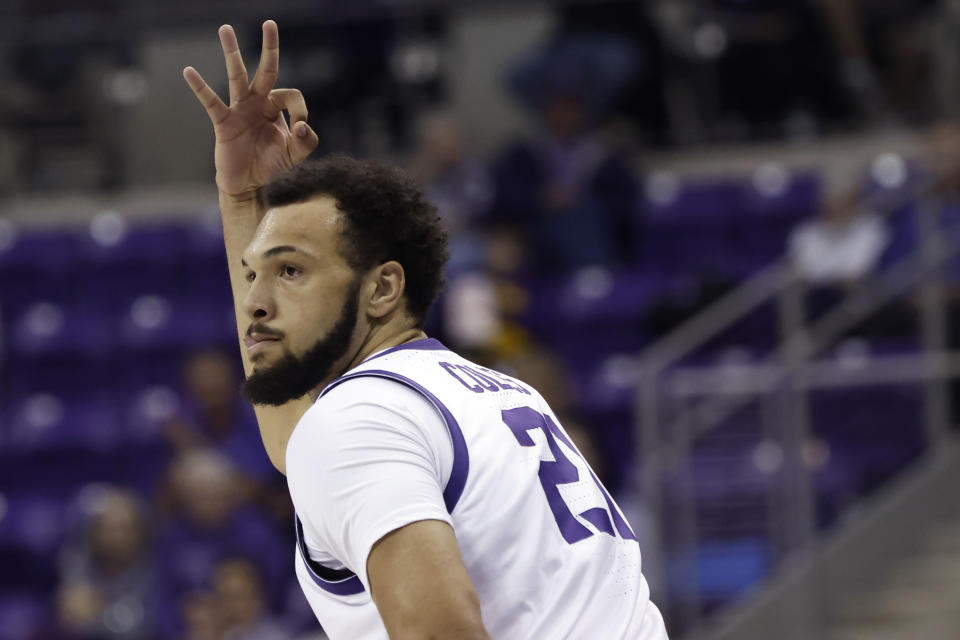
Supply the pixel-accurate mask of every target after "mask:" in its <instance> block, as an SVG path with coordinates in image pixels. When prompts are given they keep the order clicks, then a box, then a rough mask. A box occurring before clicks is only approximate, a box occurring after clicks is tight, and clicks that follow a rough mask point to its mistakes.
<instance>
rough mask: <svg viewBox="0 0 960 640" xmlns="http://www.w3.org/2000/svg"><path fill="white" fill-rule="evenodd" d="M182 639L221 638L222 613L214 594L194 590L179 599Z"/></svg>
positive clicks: (216, 639) (219, 639)
mask: <svg viewBox="0 0 960 640" xmlns="http://www.w3.org/2000/svg"><path fill="white" fill-rule="evenodd" d="M181 610H182V614H183V621H184V633H183V638H184V640H222V638H223V633H224V626H225V625H224V621H223V614H222V612H221V610H220V606H219V601H218V599H217V596H216V594H214V593H212V592H210V591H194V592H191V593H188V594H187V595H185V596H184V597H183V599H182V600H181Z"/></svg>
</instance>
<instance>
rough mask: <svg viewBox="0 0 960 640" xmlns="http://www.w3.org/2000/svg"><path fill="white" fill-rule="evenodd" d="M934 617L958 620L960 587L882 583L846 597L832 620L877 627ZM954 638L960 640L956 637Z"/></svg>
mask: <svg viewBox="0 0 960 640" xmlns="http://www.w3.org/2000/svg"><path fill="white" fill-rule="evenodd" d="M938 617H957V618H960V585H949V586H946V587H941V588H918V587H915V586H911V585H906V584H897V583H892V584H888V583H883V584H881V585H879V586H878V587H875V588H872V589H867V590H862V591H858V592H856V593H853V594H851V595H849V596H847V597H846V598H844V599H843V600H841V601H840V602H838V603H837V606H836V607H835V608H834V611H833V616H832V618H833V619H834V620H836V621H838V622H842V623H861V622H863V623H871V624H872V623H877V624H881V625H882V624H884V623H890V624H895V623H900V622H910V623H912V622H915V621H918V620H923V619H925V618H938ZM956 637H957V638H958V639H960V635H958V636H956Z"/></svg>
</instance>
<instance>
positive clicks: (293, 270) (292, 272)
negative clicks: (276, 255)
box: [282, 264, 300, 278]
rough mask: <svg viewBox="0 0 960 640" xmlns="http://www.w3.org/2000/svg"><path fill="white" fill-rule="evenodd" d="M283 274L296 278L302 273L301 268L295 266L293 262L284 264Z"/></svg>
mask: <svg viewBox="0 0 960 640" xmlns="http://www.w3.org/2000/svg"><path fill="white" fill-rule="evenodd" d="M282 273H283V275H284V276H285V277H287V278H295V277H297V276H298V275H300V269H298V268H297V267H295V266H293V265H292V264H285V265H283V271H282Z"/></svg>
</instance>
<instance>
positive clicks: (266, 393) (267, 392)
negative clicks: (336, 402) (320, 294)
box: [243, 278, 360, 406]
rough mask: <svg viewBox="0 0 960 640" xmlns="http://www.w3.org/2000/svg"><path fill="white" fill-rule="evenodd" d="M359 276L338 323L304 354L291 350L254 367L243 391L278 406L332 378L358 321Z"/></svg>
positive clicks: (253, 398) (256, 400) (261, 402)
mask: <svg viewBox="0 0 960 640" xmlns="http://www.w3.org/2000/svg"><path fill="white" fill-rule="evenodd" d="M359 298H360V279H359V278H358V279H357V280H356V281H355V282H354V283H353V284H352V285H351V289H350V291H349V292H348V293H347V297H346V301H345V302H344V305H343V309H341V311H340V317H339V318H338V319H337V322H336V324H334V325H333V328H332V329H331V330H330V331H329V332H328V333H327V335H325V336H324V337H322V338H320V339H319V340H317V341H316V342H315V343H314V345H313V346H312V347H310V348H309V349H308V350H307V352H306V353H304V354H303V355H302V356H299V357H298V356H296V355H294V354H293V353H291V352H290V351H289V350H288V351H287V352H286V353H285V354H284V355H283V357H281V358H280V360H279V361H278V362H277V363H276V364H274V365H273V366H271V367H264V368H262V369H254V371H253V373H252V374H251V375H250V377H249V378H247V380H246V382H244V383H243V395H244V397H245V398H246V399H247V400H249V401H250V402H252V403H253V404H259V405H270V406H279V405H282V404H286V403H287V402H289V401H291V400H294V399H296V398H300V397H302V396H304V395H306V394H307V393H309V392H310V390H311V389H314V388H316V387H317V386H319V385H320V383H322V382H323V381H324V380H327V379H329V377H330V374H331V371H332V369H333V365H334V364H335V363H336V362H337V361H338V360H340V359H341V358H343V356H344V355H346V353H347V350H348V349H349V348H350V338H351V337H352V336H353V329H354V327H355V326H356V324H357V302H358V301H359Z"/></svg>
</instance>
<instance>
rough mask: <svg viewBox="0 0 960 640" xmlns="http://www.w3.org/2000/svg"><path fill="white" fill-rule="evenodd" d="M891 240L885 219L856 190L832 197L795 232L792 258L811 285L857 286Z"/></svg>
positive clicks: (794, 264)
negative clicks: (815, 215)
mask: <svg viewBox="0 0 960 640" xmlns="http://www.w3.org/2000/svg"><path fill="white" fill-rule="evenodd" d="M889 241H890V237H889V232H888V231H887V228H886V226H885V225H884V223H883V221H882V220H881V219H880V218H879V217H877V215H876V214H874V213H872V212H870V211H866V210H864V209H863V205H862V203H861V201H860V197H859V195H858V194H857V193H856V192H853V193H848V194H845V195H843V196H841V197H838V198H834V199H832V200H831V201H829V202H828V203H827V204H826V206H824V207H823V209H822V211H821V213H820V215H819V216H818V217H817V218H815V219H813V220H810V221H807V222H803V223H801V224H800V225H799V226H798V227H797V228H796V229H794V230H793V231H792V232H791V234H790V240H789V252H790V259H791V261H792V262H793V266H794V268H795V269H796V271H797V273H798V274H799V275H800V277H802V278H803V279H804V280H805V281H806V282H808V283H810V284H813V285H820V286H823V285H846V286H853V285H855V284H857V283H858V282H860V281H861V280H862V279H863V278H864V277H866V276H868V275H870V274H871V273H872V272H873V271H874V269H875V268H876V267H877V265H878V263H879V261H880V257H881V255H883V250H884V249H885V248H886V246H887V244H888V243H889Z"/></svg>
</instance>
